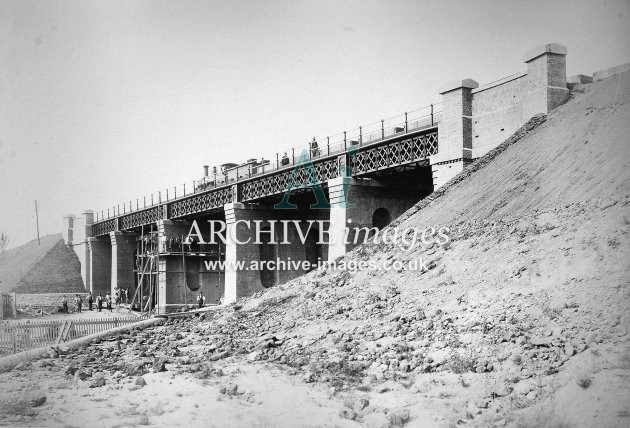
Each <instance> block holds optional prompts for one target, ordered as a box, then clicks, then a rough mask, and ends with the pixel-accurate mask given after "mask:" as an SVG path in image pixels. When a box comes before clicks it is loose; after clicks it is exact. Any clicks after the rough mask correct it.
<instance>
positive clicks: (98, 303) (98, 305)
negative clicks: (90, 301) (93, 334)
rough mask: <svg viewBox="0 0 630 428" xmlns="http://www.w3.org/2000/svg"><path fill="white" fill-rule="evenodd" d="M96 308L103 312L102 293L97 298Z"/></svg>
mask: <svg viewBox="0 0 630 428" xmlns="http://www.w3.org/2000/svg"><path fill="white" fill-rule="evenodd" d="M96 307H97V308H98V311H99V312H100V311H101V310H103V296H101V293H98V296H96Z"/></svg>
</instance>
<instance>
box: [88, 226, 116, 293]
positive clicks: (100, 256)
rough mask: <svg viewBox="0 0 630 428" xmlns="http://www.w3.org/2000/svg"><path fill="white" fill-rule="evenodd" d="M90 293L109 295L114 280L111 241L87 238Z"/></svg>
mask: <svg viewBox="0 0 630 428" xmlns="http://www.w3.org/2000/svg"><path fill="white" fill-rule="evenodd" d="M87 245H88V261H87V263H88V264H89V272H90V275H89V278H90V279H89V281H88V284H89V291H90V292H91V293H92V294H93V295H97V294H98V293H102V294H103V296H105V293H108V292H109V291H110V289H111V278H112V248H111V243H110V241H109V239H106V238H87Z"/></svg>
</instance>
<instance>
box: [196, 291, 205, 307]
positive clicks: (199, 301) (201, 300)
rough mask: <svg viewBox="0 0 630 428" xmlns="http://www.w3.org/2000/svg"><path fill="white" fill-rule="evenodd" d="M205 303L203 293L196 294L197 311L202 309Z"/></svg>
mask: <svg viewBox="0 0 630 428" xmlns="http://www.w3.org/2000/svg"><path fill="white" fill-rule="evenodd" d="M205 301H206V298H205V297H203V293H202V292H201V291H200V292H199V294H197V306H198V308H199V309H201V308H203V303H204V302H205Z"/></svg>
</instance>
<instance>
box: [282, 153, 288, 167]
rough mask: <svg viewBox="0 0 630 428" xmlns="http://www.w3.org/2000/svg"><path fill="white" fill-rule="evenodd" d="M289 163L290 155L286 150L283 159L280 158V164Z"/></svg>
mask: <svg viewBox="0 0 630 428" xmlns="http://www.w3.org/2000/svg"><path fill="white" fill-rule="evenodd" d="M288 164H289V156H287V152H284V155H282V159H281V160H280V165H282V166H285V165H288Z"/></svg>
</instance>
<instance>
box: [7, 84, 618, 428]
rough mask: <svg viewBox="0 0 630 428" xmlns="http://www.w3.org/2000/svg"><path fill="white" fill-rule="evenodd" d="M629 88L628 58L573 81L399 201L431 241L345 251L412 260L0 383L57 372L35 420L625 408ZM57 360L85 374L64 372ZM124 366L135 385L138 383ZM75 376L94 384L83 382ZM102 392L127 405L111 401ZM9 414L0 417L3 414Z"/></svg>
mask: <svg viewBox="0 0 630 428" xmlns="http://www.w3.org/2000/svg"><path fill="white" fill-rule="evenodd" d="M629 98H630V75H629V74H628V73H624V74H623V75H621V76H613V77H611V78H610V79H608V80H605V81H603V82H599V83H596V84H593V85H587V86H582V87H578V88H577V89H576V90H574V92H573V99H571V100H570V101H569V102H568V103H567V104H566V105H564V106H561V107H559V108H558V109H556V110H554V111H553V112H552V113H551V114H550V115H549V117H548V118H547V120H546V121H545V122H544V123H542V124H541V125H539V126H538V127H536V128H534V129H532V130H531V131H530V132H527V133H525V135H524V136H523V137H522V138H520V139H514V140H512V144H509V145H506V146H505V147H504V150H499V151H497V152H496V153H495V156H494V157H493V158H492V160H491V161H489V162H488V159H489V158H490V157H488V158H485V159H481V160H479V161H477V163H476V164H475V165H472V166H471V168H470V169H468V170H467V171H465V172H464V173H463V174H464V175H465V176H466V179H465V180H462V181H458V180H455V182H454V184H452V185H449V186H448V188H447V190H446V191H438V192H436V193H435V194H434V195H433V197H434V198H435V199H434V200H433V201H432V202H430V203H428V204H427V203H426V201H425V202H421V203H419V204H418V206H417V207H415V208H413V209H411V210H410V211H409V212H408V213H406V215H405V216H403V218H402V219H399V222H400V223H401V226H403V227H404V226H414V227H419V228H424V227H427V226H448V227H449V228H450V230H451V232H450V237H451V242H450V243H448V244H447V245H444V246H438V245H432V246H428V247H427V246H424V247H423V246H420V247H418V248H415V249H413V250H411V251H403V250H401V249H400V248H398V247H397V246H394V245H383V244H381V245H364V246H361V247H359V248H357V249H355V250H354V251H352V252H350V253H349V254H347V255H346V256H345V260H346V261H360V260H363V261H374V262H377V263H380V262H383V261H385V260H395V259H396V260H402V261H409V260H420V259H421V260H422V261H423V264H425V265H426V266H427V267H428V269H427V270H426V271H415V270H411V269H400V270H394V271H392V270H390V271H386V270H356V271H353V270H333V269H329V270H326V271H316V272H312V273H310V274H308V275H305V276H303V277H301V278H298V279H296V280H294V281H291V282H289V283H287V284H284V285H282V286H279V287H275V288H272V289H269V290H267V291H266V292H264V293H260V294H258V295H255V296H252V297H251V298H248V299H244V300H243V302H241V303H239V305H236V306H230V307H226V308H222V309H219V310H216V311H212V312H208V313H207V314H206V315H205V316H204V317H202V318H201V319H185V320H181V321H177V322H173V321H170V322H168V323H167V324H166V325H165V326H161V327H156V328H152V329H150V330H146V331H144V332H140V333H136V334H134V335H125V336H123V337H119V338H117V340H116V341H114V342H104V343H99V344H94V345H92V346H90V347H89V348H87V349H85V350H83V351H81V352H73V353H70V354H69V355H66V356H65V358H64V359H63V361H62V362H60V361H59V360H57V359H55V358H51V359H47V360H44V361H42V362H41V366H42V367H38V366H36V367H35V368H33V367H31V368H28V370H22V371H21V372H20V371H17V373H7V374H2V375H0V376H2V378H1V379H2V382H3V385H5V392H6V393H8V394H10V393H15V394H20V395H22V396H26V395H29V394H30V395H33V394H36V393H37V392H38V391H39V390H38V389H37V388H39V387H38V386H37V385H34V383H33V382H32V379H35V378H37V379H38V385H39V384H41V385H57V386H59V385H64V384H65V385H67V387H66V388H65V389H64V390H62V391H58V390H55V391H56V392H54V391H53V392H49V393H47V395H48V400H47V402H46V405H45V406H42V407H41V408H40V409H41V410H38V412H36V414H35V415H34V416H30V417H31V419H28V420H27V421H28V422H29V423H30V422H32V424H38V423H44V422H45V423H47V424H55V423H63V421H64V418H65V416H66V415H67V413H68V411H70V412H72V413H73V416H74V419H75V422H76V423H79V424H81V423H89V421H90V420H92V418H94V417H95V415H97V416H98V415H107V418H108V419H107V423H106V424H108V425H112V426H114V425H116V424H120V423H129V422H130V421H131V422H133V421H135V423H142V424H145V423H150V424H155V425H158V426H160V425H184V424H185V425H189V426H190V425H193V426H203V425H206V424H208V423H210V424H216V425H217V426H225V425H233V426H248V425H249V426H251V425H256V424H258V425H271V426H296V425H298V426H307V425H318V426H319V425H327V426H334V425H337V426H343V425H346V426H359V425H365V426H374V427H376V426H402V425H407V426H456V425H468V426H522V427H527V426H531V427H538V426H575V427H579V426H624V427H625V426H627V425H628V420H629V417H630V391H629V388H630V382H629V380H630V346H629V340H628V338H629V336H628V331H629V329H630V315H629V314H630V290H629V288H628V285H629V284H630V281H629V279H630V269H629V266H628V260H630V245H629V244H630V240H629V239H628V234H629V232H630V214H629V213H628V204H629V203H630V200H629V199H630V198H629V196H630V192H629V189H630V187H629V176H630V173H629V171H630V168H629V166H630V165H629V163H630V162H629V160H630V159H629V156H628V153H629V152H628V143H627V142H628V138H627V135H628V133H629V131H630V120H629V119H630V105H629V103H628V101H629ZM436 196H437V197H436ZM165 361H166V365H164V364H163V363H164V362H165ZM51 365H52V366H51ZM67 365H71V366H76V367H80V368H81V370H82V372H83V374H84V375H85V376H87V377H86V380H85V382H83V381H79V380H78V379H77V378H76V376H75V379H74V384H72V383H71V382H72V381H71V380H70V378H69V377H68V375H66V374H64V370H63V367H65V366H67ZM150 366H153V368H154V369H155V368H157V369H156V370H154V372H151V370H148V367H150ZM51 367H52V368H51ZM163 368H166V369H167V370H168V371H167V372H166V373H163V372H161V371H160V370H162V369H163ZM29 370H30V371H29ZM147 372H148V373H147ZM66 373H67V371H66ZM139 374H143V378H144V379H145V380H146V382H145V383H146V384H147V385H146V386H145V387H143V388H142V389H140V390H136V389H135V387H134V385H135V377H136V376H138V375H139ZM92 377H98V378H99V385H101V384H103V383H104V384H105V386H104V387H97V388H95V389H87V388H88V385H89V382H92ZM100 379H102V382H101V381H100ZM29 382H30V383H29ZM304 383H306V384H308V385H304ZM72 385H74V386H72ZM42 388H43V387H42ZM101 389H102V390H103V391H101ZM51 391H52V390H51ZM89 391H95V392H89ZM163 391H167V392H163ZM274 391H275V392H274ZM88 392H89V393H88ZM159 392H161V394H159ZM305 392H306V394H305ZM90 396H91V397H92V398H90ZM309 396H310V398H309ZM278 397H282V399H281V400H278V399H277V398H278ZM147 401H150V402H151V403H152V406H153V407H150V408H148V407H147V406H146V404H145V403H146V402H147ZM111 402H116V403H118V402H124V403H125V405H126V406H128V407H129V408H132V409H134V411H133V412H132V413H127V414H125V415H115V414H114V415H112V412H111V409H110V408H109V407H108V405H110V404H109V403H111ZM157 408H160V409H162V410H160V411H159V412H158V411H156V410H155V409H157ZM198 408H202V409H208V410H209V411H212V412H213V415H215V416H216V417H215V418H214V419H211V420H209V419H208V418H207V417H205V416H204V415H203V414H202V413H201V412H200V411H198V410H197V409H198ZM7 415H8V416H6V417H5V419H4V420H0V422H2V421H4V422H7V423H14V422H15V420H16V419H15V416H14V415H13V416H12V415H9V414H8V413H7ZM181 415H186V420H185V421H184V420H183V419H182V416H181ZM134 418H137V420H136V419H134Z"/></svg>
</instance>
